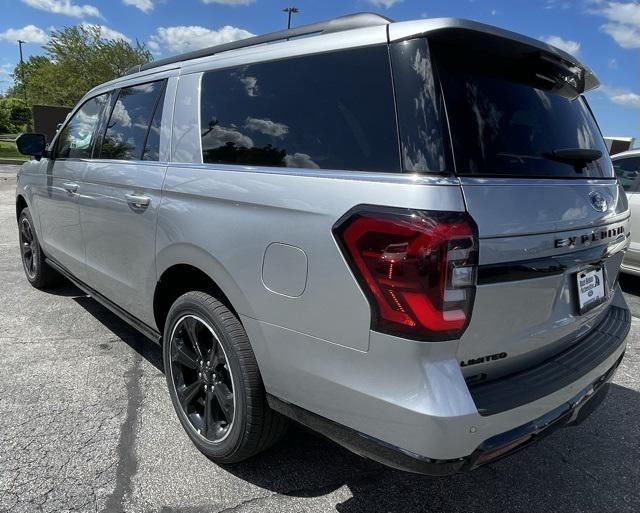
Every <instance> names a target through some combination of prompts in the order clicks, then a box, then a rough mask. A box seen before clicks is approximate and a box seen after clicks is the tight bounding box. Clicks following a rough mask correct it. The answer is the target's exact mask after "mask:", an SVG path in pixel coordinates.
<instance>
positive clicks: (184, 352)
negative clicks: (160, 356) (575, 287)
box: [171, 340, 198, 369]
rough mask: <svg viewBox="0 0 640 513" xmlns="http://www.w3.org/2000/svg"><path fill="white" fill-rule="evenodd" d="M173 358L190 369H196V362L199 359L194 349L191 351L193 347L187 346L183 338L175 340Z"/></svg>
mask: <svg viewBox="0 0 640 513" xmlns="http://www.w3.org/2000/svg"><path fill="white" fill-rule="evenodd" d="M171 359H172V360H173V361H174V362H175V363H178V364H180V365H184V366H185V367H188V368H189V369H195V368H197V366H198V364H197V362H196V359H197V356H196V354H195V353H194V352H193V351H191V349H189V348H188V347H186V346H185V345H184V342H183V341H182V340H175V342H174V344H173V351H172V354H171Z"/></svg>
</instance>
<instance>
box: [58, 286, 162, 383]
mask: <svg viewBox="0 0 640 513" xmlns="http://www.w3.org/2000/svg"><path fill="white" fill-rule="evenodd" d="M46 292H47V293H48V294H53V295H56V296H63V297H70V298H71V299H73V300H74V301H75V302H76V303H77V304H78V305H80V306H81V307H82V308H84V309H85V310H86V311H87V312H88V313H89V314H91V315H92V316H93V317H94V318H95V319H96V320H98V321H100V322H101V323H102V324H103V325H104V326H105V327H106V328H107V329H109V330H110V331H111V332H112V333H113V334H114V335H115V336H117V337H118V338H120V339H121V340H122V341H123V342H125V343H126V344H127V345H128V346H129V347H131V348H132V349H133V350H134V351H135V352H136V353H138V354H139V355H140V356H142V357H143V358H145V359H146V360H147V361H148V362H149V363H151V364H152V365H153V366H154V367H155V368H156V369H158V370H159V371H161V372H164V366H163V364H162V349H161V348H160V346H158V345H156V344H154V343H153V342H152V341H150V340H149V339H148V338H146V337H145V336H144V335H142V334H141V333H140V332H138V331H137V330H136V329H134V328H132V327H131V326H129V325H128V324H127V323H126V322H124V321H123V320H122V319H120V317H118V316H117V315H115V314H114V313H112V312H111V311H110V310H109V309H108V308H106V307H104V306H102V305H101V304H100V303H98V302H97V301H96V300H95V299H93V298H92V297H91V296H89V295H87V294H85V293H84V292H83V291H82V290H80V289H79V288H78V287H76V286H75V285H74V284H73V283H71V282H69V281H67V280H65V281H64V282H63V283H61V284H60V285H58V286H57V287H55V288H51V289H48V290H47V291H46Z"/></svg>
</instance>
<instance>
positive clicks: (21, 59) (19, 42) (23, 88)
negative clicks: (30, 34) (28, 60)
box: [18, 39, 27, 101]
mask: <svg viewBox="0 0 640 513" xmlns="http://www.w3.org/2000/svg"><path fill="white" fill-rule="evenodd" d="M24 44H27V42H26V41H23V40H22V39H18V46H19V47H20V74H21V75H22V77H21V78H22V90H23V92H24V101H27V88H26V87H25V85H24V66H23V64H24V59H23V58H22V45H24Z"/></svg>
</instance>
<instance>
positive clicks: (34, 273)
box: [18, 208, 61, 289]
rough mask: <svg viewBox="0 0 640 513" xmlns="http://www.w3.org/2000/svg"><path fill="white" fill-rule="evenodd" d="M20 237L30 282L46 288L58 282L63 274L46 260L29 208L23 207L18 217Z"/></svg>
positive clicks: (21, 252)
mask: <svg viewBox="0 0 640 513" xmlns="http://www.w3.org/2000/svg"><path fill="white" fill-rule="evenodd" d="M18 238H19V241H20V256H21V258H22V267H23V269H24V273H25V275H26V276H27V280H29V283H31V285H33V286H34V287H35V288H37V289H46V288H48V287H51V286H52V285H55V284H56V283H58V282H59V281H60V278H61V276H60V275H59V274H58V273H57V272H56V271H55V270H54V269H52V268H51V267H49V266H48V265H47V263H46V262H45V256H44V253H43V252H42V248H41V247H40V243H39V242H38V236H37V235H36V230H35V226H34V224H33V218H32V217H31V212H29V209H28V208H23V209H22V211H21V212H20V216H19V217H18Z"/></svg>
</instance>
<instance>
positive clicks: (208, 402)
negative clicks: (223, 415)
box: [203, 388, 216, 438]
mask: <svg viewBox="0 0 640 513" xmlns="http://www.w3.org/2000/svg"><path fill="white" fill-rule="evenodd" d="M203 420H204V436H205V437H206V438H209V437H210V434H211V433H210V432H211V430H212V429H213V426H214V425H215V423H216V422H215V420H214V418H213V393H212V392H211V389H210V388H209V389H208V390H207V392H206V394H205V398H204V419H203Z"/></svg>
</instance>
